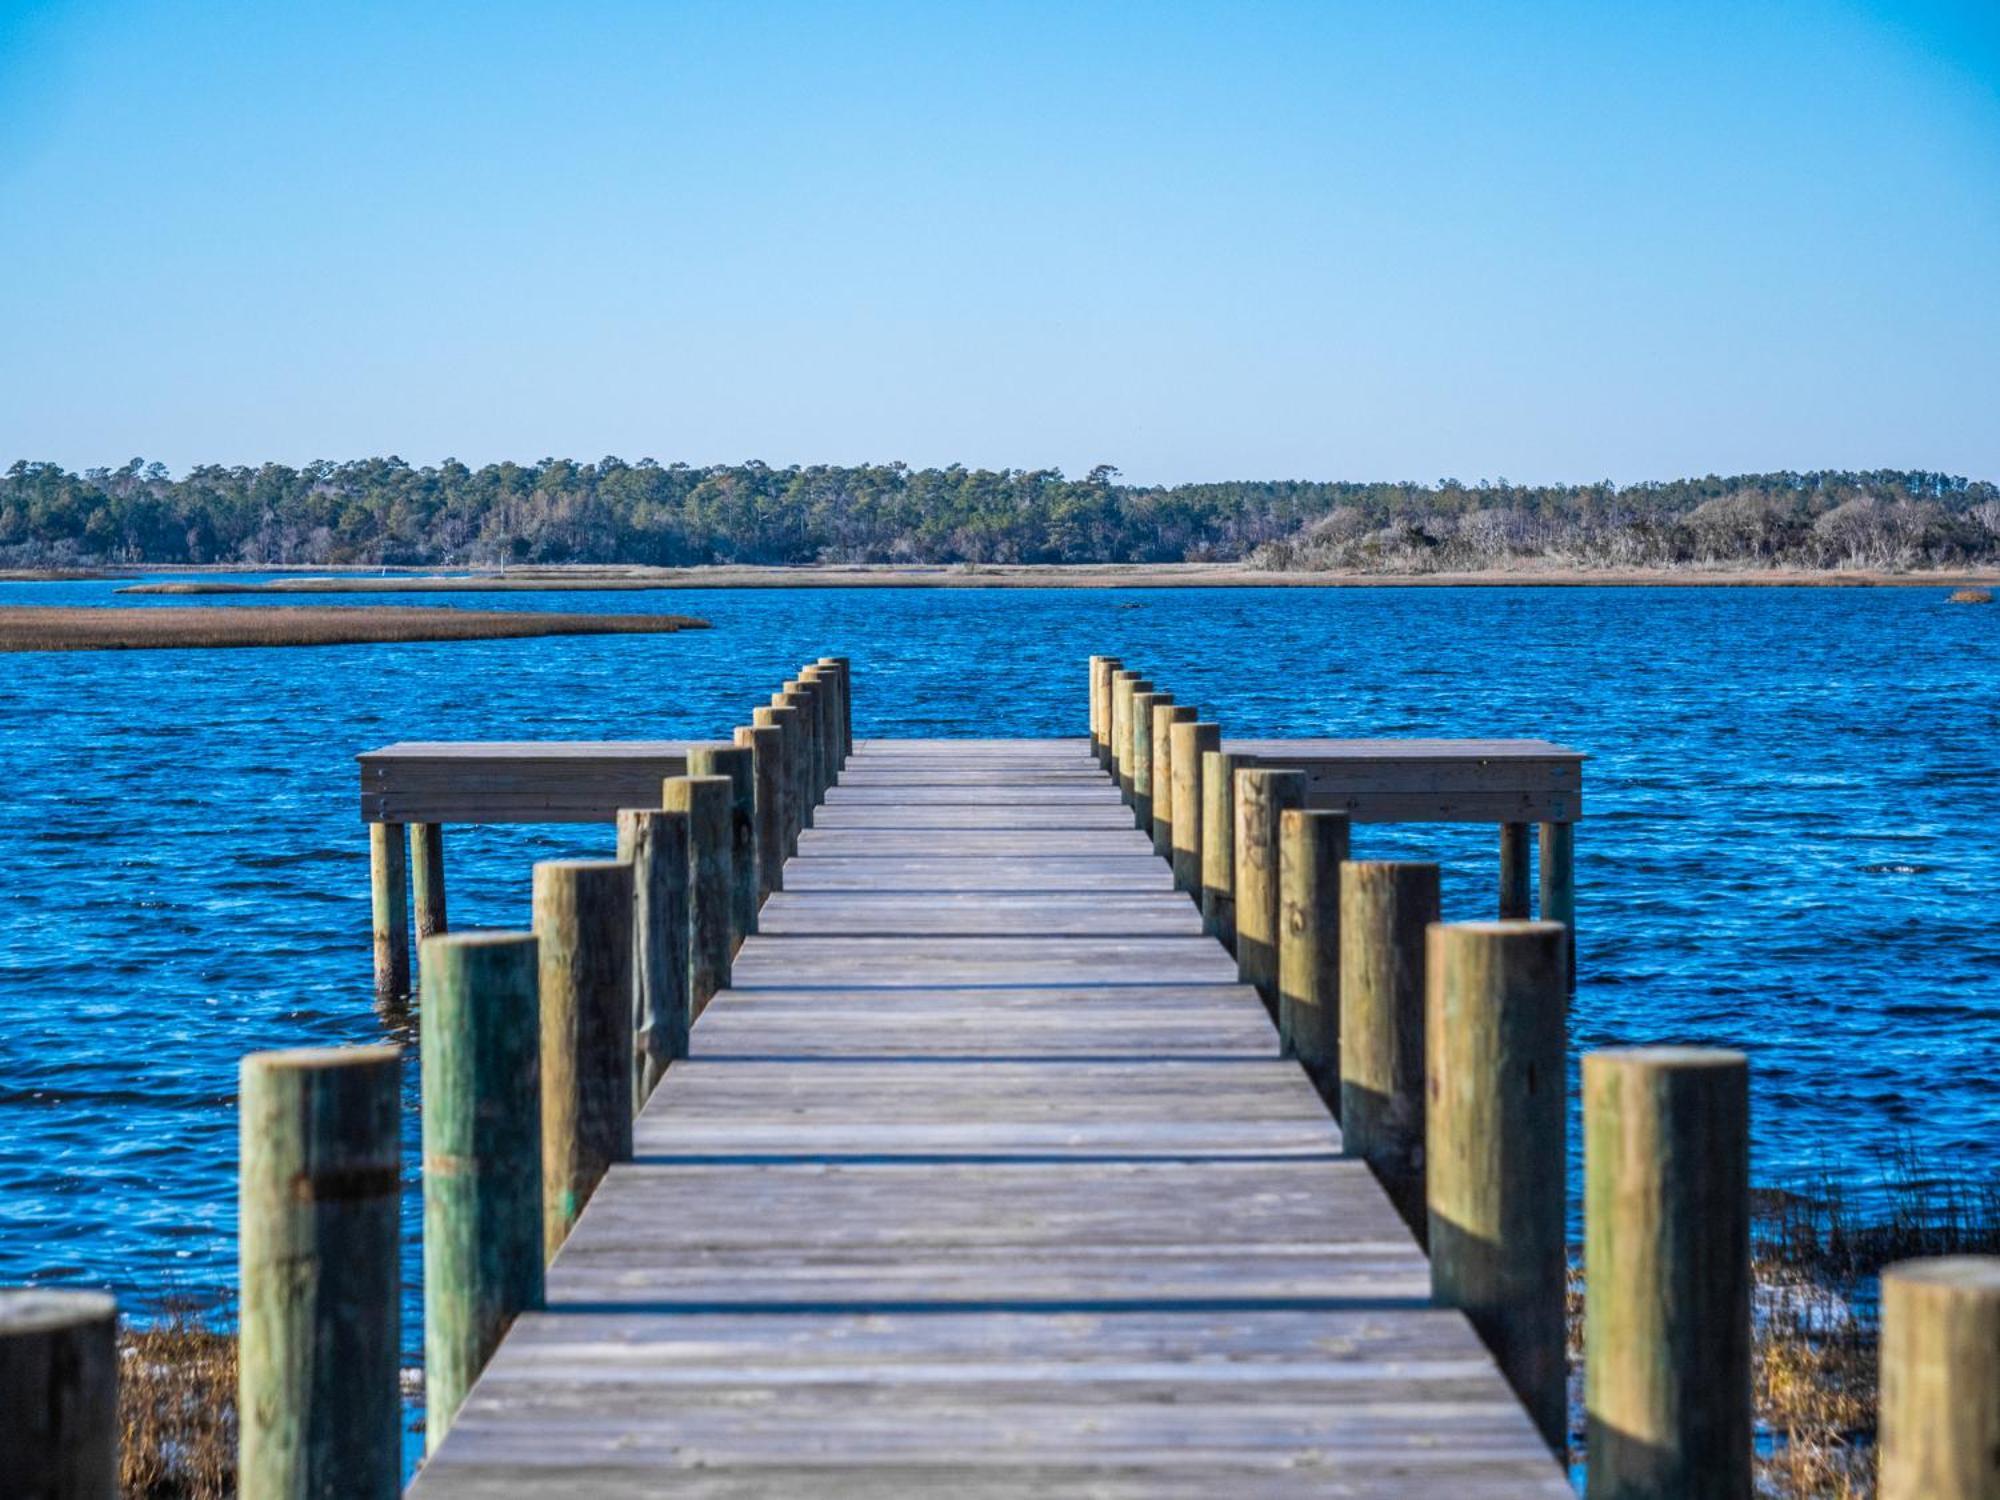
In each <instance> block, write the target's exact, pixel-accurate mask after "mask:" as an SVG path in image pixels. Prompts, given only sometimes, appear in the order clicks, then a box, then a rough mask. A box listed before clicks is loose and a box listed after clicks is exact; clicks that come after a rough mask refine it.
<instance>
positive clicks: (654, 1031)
mask: <svg viewBox="0 0 2000 1500" xmlns="http://www.w3.org/2000/svg"><path fill="white" fill-rule="evenodd" d="M618 857H619V858H620V859H621V860H624V861H625V862H626V863H628V864H630V865H631V866H632V1109H633V1112H634V1113H635V1114H636V1113H637V1112H638V1110H639V1109H640V1107H641V1106H643V1105H644V1104H645V1102H646V1100H647V1099H648V1098H649V1097H650V1096H651V1094H652V1092H653V1089H654V1088H655V1087H656V1086H657V1085H658V1084H659V1081H660V1079H661V1078H663V1077H664V1076H665V1075H666V1071H667V1068H668V1067H669V1066H670V1065H671V1064H672V1063H674V1062H677V1061H678V1060H680V1059H681V1058H683V1057H686V1056H687V1055H688V1025H689V1023H690V1022H691V1021H692V1020H693V1014H692V1010H691V1007H690V1006H689V1004H688V980H689V975H690V967H691V966H690V964H689V962H688V879H689V872H690V866H691V863H692V861H691V860H690V859H689V856H688V817H687V814H686V813H684V812H668V811H667V810H666V809H664V808H650V807H644V808H632V807H627V808H621V809H619V813H618Z"/></svg>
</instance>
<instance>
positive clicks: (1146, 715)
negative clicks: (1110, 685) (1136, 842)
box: [1132, 692, 1174, 836]
mask: <svg viewBox="0 0 2000 1500" xmlns="http://www.w3.org/2000/svg"><path fill="white" fill-rule="evenodd" d="M1173 701H1174V695H1173V694H1172V693H1136V692H1135V693H1134V694H1133V695H1132V823H1133V826H1134V827H1136V828H1138V829H1139V830H1140V831H1142V832H1143V833H1145V834H1147V835H1149V836H1150V835H1151V834H1152V831H1153V709H1154V706H1155V705H1157V704H1161V703H1164V704H1166V705H1167V706H1169V707H1172V706H1173Z"/></svg>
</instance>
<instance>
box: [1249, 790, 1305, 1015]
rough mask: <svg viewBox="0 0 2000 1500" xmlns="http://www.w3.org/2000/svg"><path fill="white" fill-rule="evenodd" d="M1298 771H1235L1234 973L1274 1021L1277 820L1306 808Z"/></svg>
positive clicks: (1276, 961)
mask: <svg viewBox="0 0 2000 1500" xmlns="http://www.w3.org/2000/svg"><path fill="white" fill-rule="evenodd" d="M1305 794H1306V779H1305V776H1304V774H1303V773H1301V772H1298V771H1275V770H1261V769H1258V768H1256V767H1251V768H1249V769H1247V770H1239V771H1238V772H1237V773H1236V858H1235V878H1236V975H1237V978H1239V979H1240V980H1242V981H1243V983H1245V984H1248V985H1253V986H1255V987H1256V990H1257V993H1258V994H1259V995H1260V996H1262V997H1263V1000H1264V1008H1265V1009H1266V1010H1267V1011H1269V1012H1270V1013H1271V1019H1272V1020H1273V1021H1275V1020H1276V1019H1277V1017H1278V816H1279V814H1280V813H1282V812H1284V811H1285V810H1286V809H1287V808H1296V807H1302V806H1303V805H1304V804H1305Z"/></svg>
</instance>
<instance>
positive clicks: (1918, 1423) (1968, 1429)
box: [1880, 1255, 2000, 1500]
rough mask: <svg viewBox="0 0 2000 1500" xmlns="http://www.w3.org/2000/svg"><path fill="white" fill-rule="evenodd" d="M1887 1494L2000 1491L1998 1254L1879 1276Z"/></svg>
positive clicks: (1959, 1495) (1956, 1498)
mask: <svg viewBox="0 0 2000 1500" xmlns="http://www.w3.org/2000/svg"><path fill="white" fill-rule="evenodd" d="M1880 1433H1881V1445H1882V1467H1881V1481H1880V1484H1881V1488H1880V1494H1881V1500H1993V1497H1994V1496H1995V1495H2000V1256H1991V1255H1957V1256H1943V1257H1939V1258H1937V1259H1933V1260H1906V1261H1902V1262H1899V1263H1898V1264H1896V1265H1893V1266H1891V1267H1889V1268H1888V1270H1886V1271H1884V1272H1883V1273H1882V1395H1881V1425H1880Z"/></svg>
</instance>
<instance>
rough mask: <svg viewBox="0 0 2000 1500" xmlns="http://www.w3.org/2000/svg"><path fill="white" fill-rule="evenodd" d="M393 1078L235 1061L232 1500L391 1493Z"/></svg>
mask: <svg viewBox="0 0 2000 1500" xmlns="http://www.w3.org/2000/svg"><path fill="white" fill-rule="evenodd" d="M413 831H414V830H413ZM402 1076H403V1068H402V1054H401V1051H400V1050H399V1049H398V1048H395V1047H344V1048H325V1049H310V1050H299V1051H290V1052H253V1053H251V1054H249V1055H248V1056H247V1057H245V1058H244V1059H243V1063H242V1089H241V1096H240V1097H241V1104H240V1106H239V1119H240V1128H241V1135H242V1142H241V1153H240V1158H239V1159H240V1161H241V1163H242V1166H241V1190H240V1191H241V1198H240V1203H239V1213H238V1221H239V1224H240V1230H239V1233H238V1236H237V1247H238V1255H239V1266H240V1269H239V1273H238V1274H239V1284H240V1287H241V1295H240V1302H241V1317H242V1325H241V1327H242V1331H241V1336H240V1338H239V1340H238V1348H237V1355H238V1363H237V1401H236V1413H237V1425H238V1438H239V1446H238V1449H237V1455H238V1456H237V1485H238V1488H239V1490H240V1491H241V1493H243V1494H244V1495H252V1496H254V1495H353V1496H356V1497H358V1500H370V1497H373V1500H394V1497H395V1496H396V1495H398V1494H399V1493H401V1490H402V1479H403V1431H402V1429H403V1420H402V1418H403V1403H402V1391H401V1386H400V1383H399V1380H398V1369H399V1366H400V1363H401V1361H400V1358H399V1356H400V1354H401V1352H402V1351H401V1347H400V1326H399V1325H400V1318H399V1314H398V1309H399V1304H400V1302H401V1297H402V1277H401V1270H400V1267H399V1264H398V1260H397V1230H398V1215H399V1211H400V1208H401V1195H400V1192H399V1187H400V1183H399V1180H398V1179H399V1173H400V1150H401V1139H402V1135H401V1122H402Z"/></svg>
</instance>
